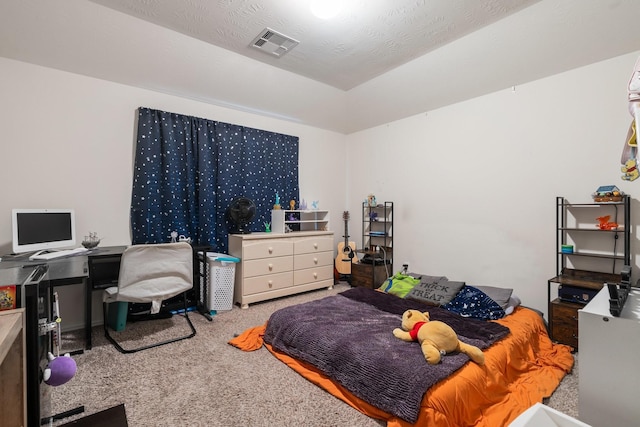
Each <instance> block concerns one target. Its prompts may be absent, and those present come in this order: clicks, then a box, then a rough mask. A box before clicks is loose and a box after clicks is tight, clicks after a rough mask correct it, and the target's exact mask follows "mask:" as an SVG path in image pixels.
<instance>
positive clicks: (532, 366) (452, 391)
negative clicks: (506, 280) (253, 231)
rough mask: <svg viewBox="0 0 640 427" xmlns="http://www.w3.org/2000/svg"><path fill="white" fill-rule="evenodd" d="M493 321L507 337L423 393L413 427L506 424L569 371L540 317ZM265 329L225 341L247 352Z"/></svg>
mask: <svg viewBox="0 0 640 427" xmlns="http://www.w3.org/2000/svg"><path fill="white" fill-rule="evenodd" d="M496 322H498V323H501V324H502V325H504V326H506V327H508V328H509V329H510V331H511V333H510V334H509V335H508V336H507V337H506V338H504V339H502V340H501V341H498V342H497V343H496V344H494V345H493V346H491V347H490V348H488V349H486V350H484V353H485V364H484V366H478V365H476V364H475V363H467V364H466V365H465V366H464V367H463V368H462V369H460V370H459V371H457V372H456V373H455V374H453V375H452V376H451V377H449V378H447V379H446V380H444V381H441V382H440V383H438V384H436V385H434V386H433V387H431V389H430V390H428V391H427V393H425V396H424V398H423V400H422V405H421V408H420V415H419V417H418V420H417V422H416V423H415V424H413V425H415V426H438V427H463V426H478V427H481V426H485V427H495V426H500V425H507V424H508V423H509V422H511V421H512V420H513V419H514V418H516V417H517V416H518V415H519V414H520V413H522V412H524V411H525V410H526V409H527V408H529V407H530V406H532V405H533V404H534V403H536V402H541V401H542V399H543V398H544V397H547V396H550V395H551V393H552V392H553V391H554V390H555V389H556V387H557V386H558V384H559V383H560V381H561V380H562V378H563V377H564V376H565V375H566V374H567V373H568V372H570V371H571V368H572V367H573V362H574V361H573V356H572V355H571V349H570V347H568V346H565V345H561V344H553V343H552V342H551V340H550V339H549V336H548V335H547V331H546V329H545V327H544V323H543V321H542V319H541V317H540V316H539V315H538V314H537V313H535V312H534V311H532V310H530V309H527V308H522V307H519V308H517V309H516V310H515V311H514V313H513V314H511V315H509V316H507V317H506V318H504V319H500V320H497V321H496ZM265 327H266V326H258V327H255V328H251V329H248V330H247V331H245V332H244V333H243V334H241V335H240V336H238V337H237V338H234V339H233V340H231V341H230V342H229V343H230V344H231V345H234V346H236V347H238V348H240V349H242V350H245V351H251V350H256V349H258V348H260V347H261V346H262V345H263V342H262V335H263V334H264V330H265ZM265 346H266V347H267V348H268V349H269V351H270V352H271V353H273V354H274V355H275V356H276V357H277V358H278V359H280V360H281V361H282V362H284V363H286V364H287V365H288V366H289V367H291V368H292V369H293V370H295V371H296V372H298V373H299V374H301V375H302V376H304V377H305V378H306V379H308V380H309V381H311V382H313V383H314V384H316V385H318V386H320V387H322V388H324V389H325V390H326V391H328V392H329V393H331V394H333V395H334V396H336V397H337V398H339V399H341V400H343V401H344V402H346V403H348V404H349V405H351V406H352V407H354V408H356V409H358V410H359V411H361V412H363V413H364V414H367V415H369V416H370V417H373V418H377V419H381V420H386V422H387V426H388V427H407V426H410V425H411V424H409V423H407V422H406V421H404V420H401V419H399V418H397V417H394V416H392V415H390V414H388V413H386V412H383V411H382V410H380V409H378V408H376V407H374V406H372V405H369V404H368V403H366V402H364V401H363V400H361V399H359V398H357V397H355V396H354V395H352V394H351V393H350V392H348V391H347V390H345V389H344V388H343V387H341V386H340V384H338V383H336V382H334V381H332V380H331V379H330V378H328V377H327V376H326V375H324V374H322V373H321V372H320V371H318V370H317V369H316V368H314V367H313V366H312V365H309V364H307V363H303V362H300V361H298V360H297V359H294V358H292V357H290V356H287V355H286V354H284V353H281V352H278V351H276V350H274V349H273V348H271V347H270V346H269V345H268V344H265Z"/></svg>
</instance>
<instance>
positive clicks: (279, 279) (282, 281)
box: [243, 271, 293, 295]
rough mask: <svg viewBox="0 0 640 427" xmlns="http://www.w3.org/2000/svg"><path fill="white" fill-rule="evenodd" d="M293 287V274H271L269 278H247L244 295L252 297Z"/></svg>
mask: <svg viewBox="0 0 640 427" xmlns="http://www.w3.org/2000/svg"><path fill="white" fill-rule="evenodd" d="M292 285H293V272H292V271H287V272H284V273H277V274H269V275H268V276H256V277H247V278H245V279H244V287H243V291H244V292H243V294H244V295H252V294H259V293H261V292H267V291H273V290H275V289H282V288H288V287H291V286H292Z"/></svg>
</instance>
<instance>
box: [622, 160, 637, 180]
mask: <svg viewBox="0 0 640 427" xmlns="http://www.w3.org/2000/svg"><path fill="white" fill-rule="evenodd" d="M620 169H621V170H622V172H624V175H622V179H624V180H625V181H635V180H636V179H638V176H640V174H639V173H638V164H637V161H636V159H629V160H627V161H626V162H625V164H624V166H622V168H620Z"/></svg>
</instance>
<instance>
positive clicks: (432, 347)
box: [393, 310, 484, 365]
mask: <svg viewBox="0 0 640 427" xmlns="http://www.w3.org/2000/svg"><path fill="white" fill-rule="evenodd" d="M393 335H394V336H395V337H396V338H400V339H401V340H403V341H408V342H411V341H418V342H419V343H420V346H421V347H422V353H423V354H424V358H425V359H426V360H427V362H428V363H430V364H432V365H435V364H438V363H440V358H441V357H442V356H444V355H445V354H447V353H451V352H454V351H458V352H461V353H464V354H466V355H467V356H469V358H470V359H471V360H473V361H474V362H476V363H477V364H479V365H483V364H484V353H482V350H480V349H479V348H478V347H475V346H473V345H469V344H467V343H463V342H462V341H460V340H459V339H458V335H456V333H455V331H454V330H453V328H451V326H449V325H447V324H446V323H444V322H440V321H438V320H434V321H433V322H430V321H429V313H428V312H424V313H421V312H419V311H418V310H407V311H405V312H404V313H403V314H402V329H400V328H395V329H394V330H393Z"/></svg>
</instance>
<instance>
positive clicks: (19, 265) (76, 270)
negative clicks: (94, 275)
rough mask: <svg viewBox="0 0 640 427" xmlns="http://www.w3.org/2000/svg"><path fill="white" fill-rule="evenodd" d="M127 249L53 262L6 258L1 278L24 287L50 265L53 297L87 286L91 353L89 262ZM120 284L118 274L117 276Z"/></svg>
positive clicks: (48, 277) (86, 325)
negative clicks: (60, 290) (29, 278)
mask: <svg viewBox="0 0 640 427" xmlns="http://www.w3.org/2000/svg"><path fill="white" fill-rule="evenodd" d="M125 248H126V246H105V247H102V248H96V249H92V250H91V251H90V252H87V253H85V254H81V255H75V256H69V257H64V258H57V259H51V260H48V261H44V260H35V261H29V255H28V254H25V255H19V256H14V257H2V261H0V276H1V277H2V278H3V282H6V283H21V282H22V281H23V280H24V279H25V278H26V277H27V276H28V275H29V273H30V272H31V270H33V268H35V267H36V266H38V265H41V264H47V265H48V266H49V270H48V271H47V274H46V275H45V276H44V277H43V279H42V280H44V281H47V282H49V285H50V289H51V293H53V288H55V287H57V286H68V285H78V284H81V285H83V288H84V334H85V348H86V349H87V350H90V349H91V318H92V313H91V311H92V304H91V299H92V291H93V289H94V288H93V287H92V285H91V280H90V275H89V267H88V259H89V257H92V258H93V257H95V258H96V259H100V258H102V257H113V256H117V257H118V259H120V255H122V252H123V251H124V250H125ZM116 280H117V273H116Z"/></svg>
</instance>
